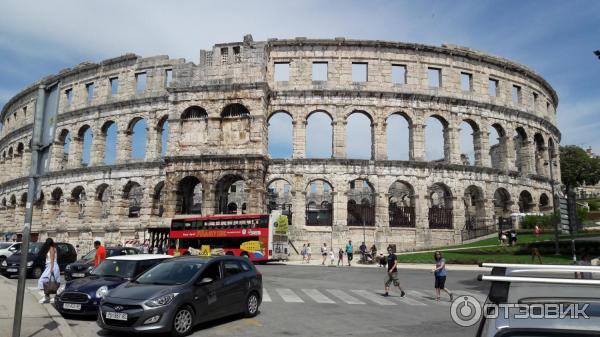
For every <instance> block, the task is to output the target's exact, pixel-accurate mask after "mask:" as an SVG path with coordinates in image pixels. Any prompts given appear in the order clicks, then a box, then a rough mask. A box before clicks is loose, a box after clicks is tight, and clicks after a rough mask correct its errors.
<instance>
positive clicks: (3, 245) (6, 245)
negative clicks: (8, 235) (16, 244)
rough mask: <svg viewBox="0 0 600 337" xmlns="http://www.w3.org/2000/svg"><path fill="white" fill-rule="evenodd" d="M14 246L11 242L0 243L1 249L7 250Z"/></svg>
mask: <svg viewBox="0 0 600 337" xmlns="http://www.w3.org/2000/svg"><path fill="white" fill-rule="evenodd" d="M11 245H12V243H9V242H0V249H6V248H8V247H10V246H11Z"/></svg>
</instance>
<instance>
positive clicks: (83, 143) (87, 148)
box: [77, 125, 93, 166]
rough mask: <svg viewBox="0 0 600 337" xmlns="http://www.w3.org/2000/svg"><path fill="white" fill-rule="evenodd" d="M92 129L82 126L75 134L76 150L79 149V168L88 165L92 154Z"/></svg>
mask: <svg viewBox="0 0 600 337" xmlns="http://www.w3.org/2000/svg"><path fill="white" fill-rule="evenodd" d="M92 138H93V134H92V128H90V127H89V126H88V125H84V126H82V127H81V129H79V132H78V133H77V142H78V148H79V149H81V166H88V165H89V164H90V156H91V154H92Z"/></svg>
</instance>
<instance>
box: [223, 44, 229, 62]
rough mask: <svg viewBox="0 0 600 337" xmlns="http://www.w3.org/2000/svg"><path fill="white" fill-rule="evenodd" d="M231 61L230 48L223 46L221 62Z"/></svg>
mask: <svg viewBox="0 0 600 337" xmlns="http://www.w3.org/2000/svg"><path fill="white" fill-rule="evenodd" d="M227 61H229V48H227V47H225V48H221V64H226V63H227Z"/></svg>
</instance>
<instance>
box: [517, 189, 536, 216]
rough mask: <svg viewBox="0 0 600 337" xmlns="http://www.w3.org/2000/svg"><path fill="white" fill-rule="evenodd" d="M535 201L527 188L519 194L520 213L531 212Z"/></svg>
mask: <svg viewBox="0 0 600 337" xmlns="http://www.w3.org/2000/svg"><path fill="white" fill-rule="evenodd" d="M534 207H535V203H534V201H533V197H532V196H531V193H529V191H527V190H523V191H521V193H520V194H519V213H531V212H533V211H534Z"/></svg>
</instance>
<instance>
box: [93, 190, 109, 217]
mask: <svg viewBox="0 0 600 337" xmlns="http://www.w3.org/2000/svg"><path fill="white" fill-rule="evenodd" d="M97 191H98V193H97V196H98V202H100V218H102V219H108V217H109V216H110V211H111V207H110V206H111V203H112V190H111V188H110V186H109V185H108V184H102V185H100V186H98V189H97Z"/></svg>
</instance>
